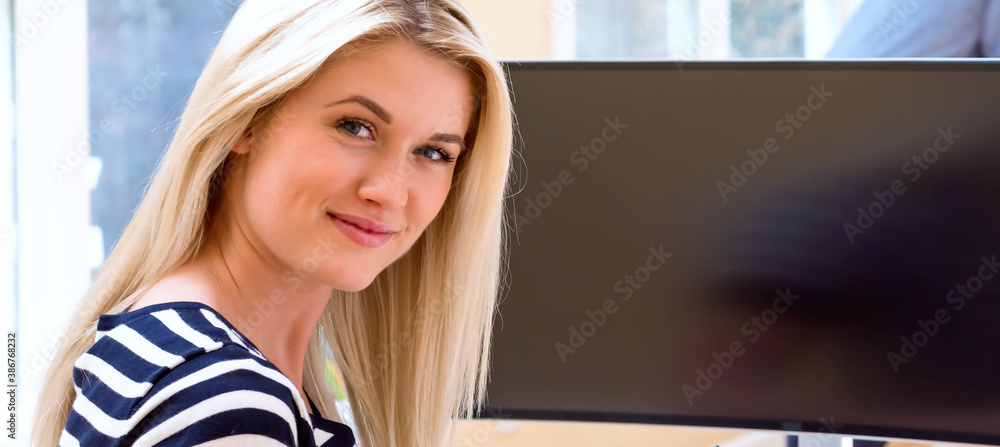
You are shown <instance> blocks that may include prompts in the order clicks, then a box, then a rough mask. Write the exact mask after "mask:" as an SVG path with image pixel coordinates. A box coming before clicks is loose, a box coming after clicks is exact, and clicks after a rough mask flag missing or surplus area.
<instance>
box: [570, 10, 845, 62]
mask: <svg viewBox="0 0 1000 447" xmlns="http://www.w3.org/2000/svg"><path fill="white" fill-rule="evenodd" d="M552 1H553V6H552V14H551V16H550V21H551V22H552V30H553V34H552V35H553V42H552V45H553V56H554V57H555V58H558V59H679V60H696V59H730V58H819V57H822V56H823V54H824V53H825V52H826V51H827V50H828V49H829V48H830V46H831V45H832V44H833V41H834V39H835V38H836V36H837V35H838V34H839V33H840V30H841V29H842V28H843V26H844V24H845V23H846V22H847V20H848V19H849V18H850V15H851V14H852V13H853V12H854V10H855V9H856V8H857V7H858V5H859V4H860V3H861V1H860V0H752V1H751V0H629V1H618V0H552Z"/></svg>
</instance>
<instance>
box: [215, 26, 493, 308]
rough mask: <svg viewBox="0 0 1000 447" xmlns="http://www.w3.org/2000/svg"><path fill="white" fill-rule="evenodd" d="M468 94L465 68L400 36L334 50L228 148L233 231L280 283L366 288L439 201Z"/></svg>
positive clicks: (464, 121)
mask: <svg viewBox="0 0 1000 447" xmlns="http://www.w3.org/2000/svg"><path fill="white" fill-rule="evenodd" d="M472 94H473V89H472V83H471V80H470V78H469V76H468V73H467V72H466V71H464V70H462V69H460V68H459V67H457V66H455V65H453V64H451V63H449V62H447V61H445V60H444V59H441V58H439V57H435V56H432V55H430V54H429V53H428V52H427V51H426V50H424V49H422V48H420V47H418V46H417V45H416V44H414V43H411V42H408V41H393V42H390V43H386V44H384V45H382V46H380V47H379V48H377V49H375V50H372V51H369V52H365V53H360V54H355V55H353V56H351V57H350V58H345V57H344V56H335V57H334V58H333V59H331V60H330V61H329V62H328V63H327V64H326V66H325V68H324V69H322V70H321V71H320V72H319V73H318V74H317V75H316V76H315V77H314V78H313V79H312V80H311V81H310V82H308V83H307V84H305V85H303V86H301V87H299V88H297V89H295V90H293V91H291V92H290V93H289V94H288V95H287V98H286V100H285V101H284V102H283V103H282V104H281V106H280V107H279V108H278V109H277V110H276V112H275V114H274V116H273V118H272V119H271V120H270V121H269V123H268V124H267V125H266V126H264V128H263V129H262V130H259V131H257V132H254V133H253V134H252V135H251V136H250V137H248V138H246V137H245V138H244V139H242V140H241V141H240V142H239V143H238V144H237V145H236V146H235V147H234V151H236V152H238V153H241V154H249V155H248V156H243V157H240V158H243V159H244V160H241V162H244V163H247V164H246V165H245V169H241V171H243V172H244V173H245V174H246V176H245V177H243V181H242V183H241V185H242V187H241V188H239V191H240V192H239V193H237V194H236V196H237V197H236V198H235V200H234V211H235V214H236V219H237V223H238V225H239V228H240V229H241V232H242V233H243V234H246V235H247V237H248V239H249V241H250V242H251V244H253V246H254V247H255V248H256V251H257V252H259V253H261V254H262V255H264V256H265V260H266V261H267V262H268V263H269V264H274V265H275V266H276V267H277V268H279V269H282V270H283V272H282V273H283V275H282V280H283V282H286V283H289V284H297V283H298V282H296V280H294V279H292V276H298V277H299V278H300V279H299V281H302V280H305V279H306V278H310V277H311V278H312V279H315V280H316V281H318V282H320V283H323V284H326V285H329V286H332V287H333V288H335V289H339V290H346V291H357V290H361V289H363V288H365V287H367V286H368V285H369V284H371V282H372V280H374V278H375V276H376V275H378V273H379V272H381V271H382V270H383V269H385V268H386V267H387V266H388V265H389V264H391V263H393V262H394V261H395V260H397V259H398V258H400V257H401V256H402V255H403V254H404V253H406V251H407V250H409V249H410V247H411V246H412V245H413V243H414V242H415V241H416V239H417V238H418V237H419V236H420V235H421V233H422V232H423V231H424V229H425V228H426V227H427V225H428V224H429V223H430V222H431V221H432V220H433V219H434V217H435V216H436V215H437V213H438V211H439V210H440V209H441V206H442V205H443V204H444V201H445V198H446V196H447V195H448V191H449V189H450V186H451V181H452V176H453V174H454V171H455V161H454V159H457V158H458V156H459V154H460V153H461V152H463V151H465V150H466V148H465V147H464V143H463V141H464V138H465V133H466V130H467V128H468V126H469V120H470V117H471V115H472V104H473V101H472ZM365 219H366V220H367V221H371V222H367V221H365ZM358 225H360V226H361V227H370V226H372V225H374V226H376V227H378V228H376V229H374V230H372V231H367V230H366V229H363V228H361V227H359V226H358ZM369 230H370V229H369ZM296 287H297V286H296Z"/></svg>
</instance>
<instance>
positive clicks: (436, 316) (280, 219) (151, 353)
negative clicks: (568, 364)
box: [33, 0, 512, 446]
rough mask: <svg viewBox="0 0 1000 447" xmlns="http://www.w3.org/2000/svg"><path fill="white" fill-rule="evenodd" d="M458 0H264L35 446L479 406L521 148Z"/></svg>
mask: <svg viewBox="0 0 1000 447" xmlns="http://www.w3.org/2000/svg"><path fill="white" fill-rule="evenodd" d="M511 132H512V117H511V105H510V97H509V93H508V91H507V84H506V81H505V78H504V73H503V71H502V67H501V66H500V65H499V63H498V62H497V61H496V59H495V57H494V56H493V55H492V54H491V53H490V51H489V50H488V49H487V48H486V46H485V43H484V41H483V38H482V33H481V32H480V31H479V29H478V27H477V26H476V25H475V24H474V23H473V22H472V20H471V18H470V16H469V14H468V12H467V11H466V10H465V9H464V8H462V7H461V6H460V5H459V4H458V3H456V2H455V1H454V0H295V1H292V0H290V1H281V2H275V1H272V0H248V1H246V2H245V3H244V4H243V5H242V6H241V7H240V9H239V11H238V12H237V13H236V15H235V16H234V18H233V19H232V21H231V23H230V24H229V26H228V28H227V30H226V32H225V33H224V35H223V36H222V40H221V41H220V43H219V46H218V48H217V49H216V50H215V52H214V54H213V55H212V57H211V59H210V60H209V62H208V64H207V65H206V67H205V70H204V72H203V73H202V76H201V78H200V79H199V81H198V83H197V85H196V86H195V89H194V91H193V93H192V94H191V98H190V100H189V103H188V105H187V108H186V110H185V112H184V114H183V116H182V118H181V121H180V125H179V127H178V130H177V134H176V135H175V137H174V140H173V142H172V143H171V145H170V147H169V148H168V150H167V152H166V154H165V156H164V158H163V160H162V162H161V164H160V166H159V168H158V172H157V173H156V175H155V177H154V178H153V181H152V183H151V185H150V187H149V190H148V192H147V194H146V196H145V197H144V199H143V201H142V203H141V205H140V206H139V208H138V209H137V211H136V212H135V215H134V216H133V219H132V221H131V223H130V224H129V225H128V227H127V228H126V229H125V232H124V234H123V235H122V237H121V239H120V240H119V242H118V244H117V245H116V246H115V248H114V250H113V251H112V252H111V254H110V256H109V257H108V260H107V261H106V262H105V264H104V266H103V267H102V269H101V270H100V272H99V273H98V275H97V277H96V278H95V281H94V284H93V285H92V286H91V288H90V289H89V290H88V292H87V294H86V296H85V297H84V300H83V301H82V304H81V307H80V309H79V310H78V312H77V313H76V318H75V320H74V321H73V323H72V324H71V327H70V328H69V329H68V330H67V337H66V338H65V339H67V340H69V342H68V343H66V344H63V345H62V346H60V347H59V348H58V350H57V352H56V354H55V356H54V359H53V362H52V365H51V366H50V369H49V371H48V373H47V376H46V381H45V385H44V386H43V390H42V395H41V400H40V404H39V407H38V410H37V414H36V419H35V424H34V431H33V435H34V438H33V442H34V443H35V444H36V445H45V446H51V445H56V444H62V445H74V444H81V445H195V444H200V443H203V442H212V441H215V442H222V443H224V444H226V445H228V443H226V442H225V441H238V442H240V443H241V444H242V445H338V446H339V445H352V444H354V439H353V438H354V433H352V432H351V430H350V427H348V426H347V425H344V424H342V423H340V421H341V419H340V417H339V415H338V414H337V409H336V407H335V404H334V401H333V397H332V393H331V392H330V390H329V389H328V387H327V386H326V384H325V382H324V365H325V364H326V362H327V361H328V359H329V360H332V361H333V362H334V364H335V365H336V367H337V369H338V370H339V371H340V373H341V374H342V376H343V380H344V384H345V390H346V392H347V395H348V400H349V402H350V405H351V407H352V413H353V414H352V416H353V420H354V421H355V424H356V427H357V434H356V435H357V442H358V444H359V445H366V446H431V445H435V446H436V445H442V444H443V443H444V441H445V440H446V438H447V435H448V429H449V427H450V426H451V424H450V422H451V420H452V418H454V417H470V416H471V415H472V414H473V413H474V412H475V411H477V410H478V409H480V408H481V406H482V403H483V398H484V391H485V384H486V378H487V363H486V362H487V359H488V356H487V354H488V352H489V348H490V334H491V331H492V318H493V311H494V307H495V305H496V297H497V291H498V287H499V281H500V279H501V276H502V273H503V272H502V270H501V269H502V259H503V252H502V248H503V245H502V244H503V239H502V231H503V229H504V228H505V227H504V225H503V200H504V197H505V195H504V193H505V188H506V179H507V177H506V176H507V172H508V168H509V163H510V156H511Z"/></svg>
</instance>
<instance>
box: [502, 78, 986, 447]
mask: <svg viewBox="0 0 1000 447" xmlns="http://www.w3.org/2000/svg"><path fill="white" fill-rule="evenodd" d="M508 70H509V76H510V81H511V85H512V89H513V96H514V100H515V104H514V111H515V113H516V121H517V130H518V132H517V134H516V135H515V138H516V141H515V145H516V149H517V151H518V154H519V157H518V159H517V161H516V163H515V170H514V175H515V176H516V182H515V183H516V187H517V188H516V189H517V191H516V192H517V194H516V195H514V196H512V197H511V198H509V199H508V205H509V207H510V208H509V212H510V214H511V216H510V217H511V218H512V221H511V222H512V224H513V226H514V227H515V228H512V231H511V232H510V241H509V246H510V250H511V253H510V258H509V266H510V269H509V277H508V278H507V279H506V281H507V285H508V287H507V289H506V290H505V292H504V294H503V301H502V302H501V304H500V306H499V312H500V315H499V317H498V318H497V320H496V326H495V331H494V343H495V344H494V351H493V361H492V365H491V367H492V381H491V382H490V384H489V387H488V389H487V393H488V406H489V407H490V408H491V409H494V410H496V412H497V413H499V414H506V415H513V417H524V418H538V419H572V420H598V421H600V420H603V421H631V422H648V423H665V424H684V425H706V426H729V427H744V428H761V429H778V430H792V431H814V430H816V431H823V428H828V429H836V430H837V431H838V432H839V433H842V434H845V435H872V436H885V437H906V438H917V439H936V440H951V441H959V442H980V443H990V444H1000V114H998V113H997V112H998V110H1000V82H998V81H1000V64H995V63H990V62H973V61H954V62H943V61H934V62H918V61H872V62H846V61H841V62H834V61H830V62H792V61H771V62H746V63H737V62H733V63H707V62H706V63H686V64H675V63H672V62H617V63H613V62H521V63H517V62H509V63H508Z"/></svg>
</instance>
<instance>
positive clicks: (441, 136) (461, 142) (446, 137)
mask: <svg viewBox="0 0 1000 447" xmlns="http://www.w3.org/2000/svg"><path fill="white" fill-rule="evenodd" d="M346 102H356V103H358V104H361V105H363V106H365V107H366V108H368V110H371V111H372V113H374V114H375V116H377V117H379V119H381V120H382V121H385V122H386V124H392V115H390V114H389V112H386V111H385V109H383V108H382V106H380V105H378V103H376V102H375V101H373V100H372V99H371V98H369V97H367V96H364V95H354V96H351V97H349V98H347V99H342V100H340V101H337V102H332V103H330V104H327V105H326V106H327V107H333V106H335V105H338V104H343V103H346ZM430 140H431V141H440V142H442V143H455V144H457V145H458V146H459V148H461V150H463V151H464V150H465V138H462V137H460V136H458V135H455V134H453V133H436V134H434V135H433V136H431V138H430Z"/></svg>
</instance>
